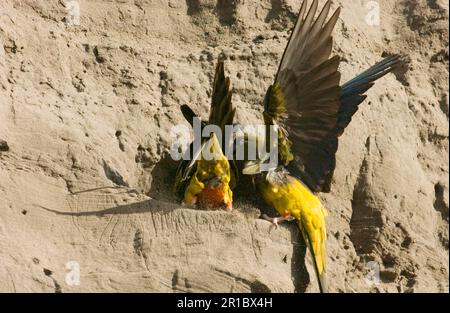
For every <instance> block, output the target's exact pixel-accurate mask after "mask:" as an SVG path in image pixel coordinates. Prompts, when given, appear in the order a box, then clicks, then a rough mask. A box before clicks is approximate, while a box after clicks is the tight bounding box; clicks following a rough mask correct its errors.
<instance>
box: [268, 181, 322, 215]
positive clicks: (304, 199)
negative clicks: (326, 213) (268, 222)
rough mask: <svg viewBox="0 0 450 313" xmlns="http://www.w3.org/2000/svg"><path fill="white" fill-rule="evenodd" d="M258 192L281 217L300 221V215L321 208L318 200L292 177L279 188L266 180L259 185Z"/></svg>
mask: <svg viewBox="0 0 450 313" xmlns="http://www.w3.org/2000/svg"><path fill="white" fill-rule="evenodd" d="M260 190H261V194H262V197H263V199H264V201H265V202H266V203H267V204H269V205H270V206H272V207H273V208H275V209H276V210H277V211H278V212H279V213H280V214H281V215H282V216H288V215H290V216H293V217H295V218H297V219H300V218H301V215H302V213H305V212H306V211H308V210H312V209H314V208H316V207H317V208H320V207H322V204H321V202H320V200H319V198H318V197H317V196H316V195H314V194H313V193H312V192H311V191H310V190H309V189H308V188H307V187H306V186H305V185H303V184H302V183H301V182H300V181H299V180H297V179H295V178H293V177H289V181H288V183H286V184H283V185H279V186H278V185H274V184H271V183H270V182H268V181H267V180H266V181H264V182H263V183H262V184H261V185H260Z"/></svg>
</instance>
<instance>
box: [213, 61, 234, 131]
mask: <svg viewBox="0 0 450 313" xmlns="http://www.w3.org/2000/svg"><path fill="white" fill-rule="evenodd" d="M232 95H233V93H232V90H231V88H230V78H229V77H225V70H224V65H223V61H219V62H218V63H217V67H216V73H215V75H214V82H213V93H212V99H211V111H210V115H209V124H211V125H217V126H219V127H220V128H221V129H222V134H223V135H225V130H224V129H225V125H233V119H234V114H235V113H236V109H235V108H233V105H232V103H231V97H232Z"/></svg>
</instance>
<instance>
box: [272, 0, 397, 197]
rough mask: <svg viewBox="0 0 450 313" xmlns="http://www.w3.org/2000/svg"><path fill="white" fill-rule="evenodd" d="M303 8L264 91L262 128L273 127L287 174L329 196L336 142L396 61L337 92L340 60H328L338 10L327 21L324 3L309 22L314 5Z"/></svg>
mask: <svg viewBox="0 0 450 313" xmlns="http://www.w3.org/2000/svg"><path fill="white" fill-rule="evenodd" d="M307 6H308V5H307V0H305V1H304V2H303V3H302V6H301V8H300V13H299V16H298V19H297V22H296V24H295V27H294V30H293V31H292V34H291V37H290V39H289V42H288V45H287V47H286V50H285V52H284V54H283V58H282V60H281V63H280V66H279V69H278V72H277V75H276V79H275V83H274V84H273V85H272V86H270V87H269V89H268V91H267V94H266V98H265V112H264V114H265V122H266V124H268V123H271V124H278V125H279V126H280V127H281V129H282V131H281V132H280V133H279V153H280V160H281V162H283V163H284V164H286V163H289V170H290V171H291V173H292V174H293V175H295V176H297V177H299V178H300V179H301V180H302V181H303V182H304V183H305V184H307V185H308V187H309V188H310V189H311V190H313V191H315V192H329V191H330V185H331V179H332V176H333V173H334V169H335V166H336V157H335V154H336V151H337V148H338V137H339V136H340V135H341V134H342V132H343V130H344V128H345V127H346V126H347V125H348V123H349V122H350V120H351V117H352V116H353V114H354V113H355V112H356V110H357V108H358V105H359V104H360V103H361V102H362V101H363V100H364V99H365V96H364V92H366V91H367V90H368V89H369V88H370V87H371V86H372V85H373V82H374V81H375V80H376V79H378V78H380V77H381V76H383V75H385V74H386V73H388V72H390V71H391V70H392V68H393V66H394V65H395V64H396V63H397V62H398V57H391V58H387V59H385V60H383V61H382V62H380V63H379V64H377V65H375V66H374V67H372V68H371V69H369V70H368V71H366V72H365V73H363V74H361V75H360V76H358V77H356V78H355V79H354V80H352V81H350V82H349V83H347V84H345V85H344V86H342V87H341V86H340V78H341V75H340V73H339V70H338V67H339V63H340V59H339V57H337V56H333V57H331V51H332V44H333V39H332V36H331V33H332V31H333V29H334V26H335V25H336V22H337V20H338V17H339V13H340V9H339V8H338V9H337V10H336V11H335V12H334V13H333V14H332V15H331V17H330V18H328V15H329V13H330V8H331V1H327V2H326V4H325V5H324V7H323V9H322V11H321V12H320V13H319V14H318V15H317V17H315V16H316V13H317V9H318V0H314V1H313V3H312V5H311V7H310V8H309V10H308V12H307ZM305 14H306V15H305ZM267 117H269V118H267ZM286 151H287V152H286Z"/></svg>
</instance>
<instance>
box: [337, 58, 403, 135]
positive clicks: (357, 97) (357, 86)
mask: <svg viewBox="0 0 450 313" xmlns="http://www.w3.org/2000/svg"><path fill="white" fill-rule="evenodd" d="M400 61H401V57H400V56H399V55H393V56H390V57H387V58H385V59H383V60H381V61H380V62H378V63H377V64H375V65H374V66H372V67H371V68H369V69H368V70H366V71H364V72H362V73H361V74H359V75H358V76H356V77H355V78H353V79H352V80H350V81H348V82H346V83H345V84H344V85H342V90H341V106H340V108H339V112H338V125H337V127H336V128H337V129H336V130H337V134H338V135H341V134H342V133H343V131H344V129H345V128H346V127H347V125H348V124H349V123H350V121H351V120H352V116H353V114H355V113H356V111H357V110H358V106H359V104H361V103H362V102H363V101H364V100H365V99H366V97H367V96H366V95H365V94H364V93H365V92H366V91H367V90H369V89H370V88H371V87H372V86H373V85H374V82H375V81H376V80H377V79H379V78H381V77H383V76H384V75H386V74H388V73H390V72H391V71H392V70H393V69H394V68H395V67H396V66H397V65H398V64H399V63H400Z"/></svg>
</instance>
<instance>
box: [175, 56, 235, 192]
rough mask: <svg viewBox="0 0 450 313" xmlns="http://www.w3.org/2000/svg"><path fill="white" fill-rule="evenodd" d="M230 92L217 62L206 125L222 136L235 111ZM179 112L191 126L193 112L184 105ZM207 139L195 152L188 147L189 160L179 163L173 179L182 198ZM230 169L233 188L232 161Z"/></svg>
mask: <svg viewBox="0 0 450 313" xmlns="http://www.w3.org/2000/svg"><path fill="white" fill-rule="evenodd" d="M231 97H232V90H231V88H230V79H229V78H228V77H225V69H224V64H223V61H219V62H218V64H217V67H216V72H215V75H214V82H213V92H212V100H211V109H210V115H209V120H208V123H209V124H210V125H217V126H219V127H220V128H221V130H222V134H225V125H233V119H234V115H235V112H236V110H235V109H234V108H233V105H232V102H231ZM181 112H182V113H183V116H184V118H185V119H186V120H187V121H188V122H189V123H190V124H191V126H192V125H193V119H194V118H195V117H197V115H196V114H195V112H194V111H193V110H192V109H191V108H190V107H189V106H188V105H186V104H184V105H182V106H181ZM206 125H207V123H206V122H205V121H201V128H202V130H203V127H205V126H206ZM220 137H222V140H223V142H222V149H223V150H225V142H224V140H225V138H223V136H220ZM206 139H207V138H204V139H202V145H201V147H199V149H198V150H197V151H193V149H194V146H193V144H191V145H190V147H189V150H190V152H191V156H193V157H192V158H191V160H183V161H181V162H180V164H179V166H178V169H177V174H176V179H175V186H174V189H175V193H176V194H177V195H179V196H180V197H182V195H183V193H184V190H185V189H186V186H187V184H188V183H189V181H190V180H191V178H192V175H193V174H194V173H195V170H196V163H197V162H196V161H197V160H198V159H199V157H200V151H201V150H202V149H203V148H202V147H203V146H204V145H205V142H206V141H207V140H206ZM230 165H231V168H232V175H231V176H232V177H231V182H230V187H231V188H234V185H235V184H236V179H237V173H238V170H237V166H236V164H235V162H234V161H232V162H230Z"/></svg>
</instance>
